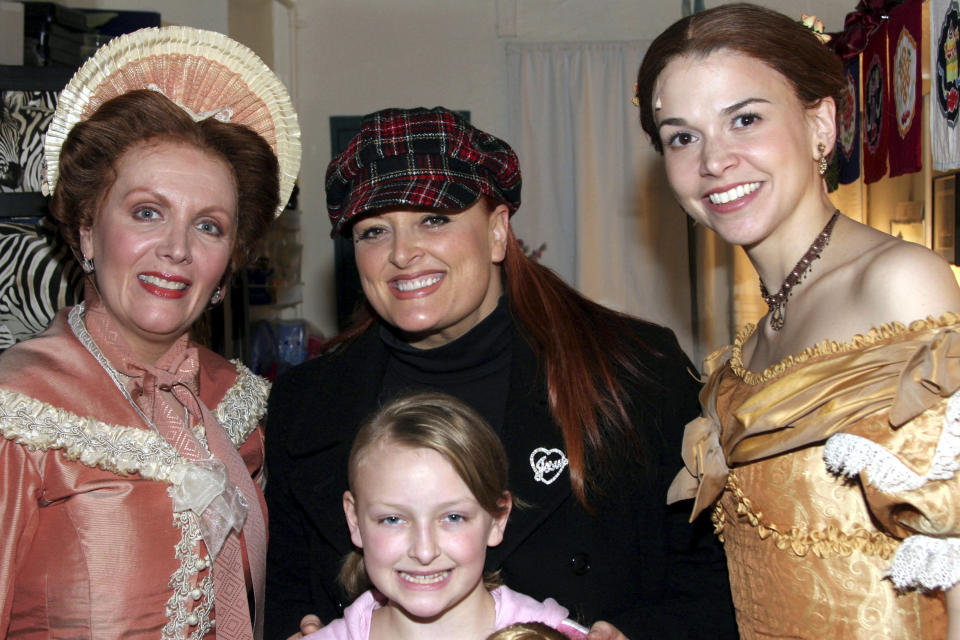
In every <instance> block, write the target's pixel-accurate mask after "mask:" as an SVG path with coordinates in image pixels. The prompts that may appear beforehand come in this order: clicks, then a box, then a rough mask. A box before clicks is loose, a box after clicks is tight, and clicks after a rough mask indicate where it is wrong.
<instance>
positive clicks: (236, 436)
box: [216, 360, 270, 448]
mask: <svg viewBox="0 0 960 640" xmlns="http://www.w3.org/2000/svg"><path fill="white" fill-rule="evenodd" d="M231 362H232V363H233V366H235V367H236V368H237V379H236V381H235V382H234V383H233V386H232V387H230V389H229V390H228V391H227V393H226V395H224V396H223V400H221V401H220V404H218V405H217V411H216V415H217V421H219V422H220V424H221V425H222V426H223V428H224V430H225V431H226V432H227V435H228V436H230V440H231V441H232V442H233V445H234V446H235V447H238V448H239V447H240V445H242V444H243V443H244V442H246V440H247V438H248V437H249V436H250V434H251V433H253V430H254V429H256V428H257V424H259V423H260V420H261V419H262V418H263V416H265V415H266V413H267V396H268V395H269V393H270V383H269V382H267V380H266V379H264V378H261V377H260V376H258V375H256V374H255V373H253V372H252V371H250V369H248V368H247V367H245V366H244V365H243V363H241V362H240V361H239V360H231Z"/></svg>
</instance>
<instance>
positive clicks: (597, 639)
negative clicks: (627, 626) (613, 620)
mask: <svg viewBox="0 0 960 640" xmlns="http://www.w3.org/2000/svg"><path fill="white" fill-rule="evenodd" d="M587 638H589V639H590V640H630V639H629V638H628V637H627V636H625V635H623V634H622V633H621V632H620V630H619V629H617V628H616V627H615V626H613V625H612V624H610V623H609V622H604V621H602V620H600V621H599V622H595V623H593V626H592V627H590V633H589V634H587Z"/></svg>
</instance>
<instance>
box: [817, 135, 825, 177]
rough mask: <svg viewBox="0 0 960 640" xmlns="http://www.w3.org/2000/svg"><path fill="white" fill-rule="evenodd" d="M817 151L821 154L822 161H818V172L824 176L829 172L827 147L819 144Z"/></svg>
mask: <svg viewBox="0 0 960 640" xmlns="http://www.w3.org/2000/svg"><path fill="white" fill-rule="evenodd" d="M817 151H818V152H819V153H820V159H819V160H817V172H818V173H819V174H820V175H823V174H825V173H826V172H827V155H826V151H827V147H826V145H825V144H823V143H822V142H819V143H817Z"/></svg>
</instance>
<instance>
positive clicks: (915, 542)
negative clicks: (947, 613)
mask: <svg viewBox="0 0 960 640" xmlns="http://www.w3.org/2000/svg"><path fill="white" fill-rule="evenodd" d="M886 575H887V577H889V578H890V580H891V582H893V584H894V585H896V587H897V588H898V589H904V590H905V589H920V590H922V591H928V590H932V589H949V588H950V587H952V586H953V585H955V584H957V583H958V582H960V539H958V538H931V537H929V536H921V535H916V536H910V537H909V538H907V539H906V540H904V541H903V543H902V544H901V545H900V548H899V549H897V553H896V555H895V556H894V557H893V563H892V564H891V565H890V568H889V569H887V571H886Z"/></svg>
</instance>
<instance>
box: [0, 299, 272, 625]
mask: <svg viewBox="0 0 960 640" xmlns="http://www.w3.org/2000/svg"><path fill="white" fill-rule="evenodd" d="M87 304H88V308H87V310H86V314H87V319H88V320H89V319H90V317H91V315H92V314H96V313H98V312H99V311H100V308H99V301H98V300H97V299H96V297H95V296H93V300H91V299H90V296H88V303H87ZM104 315H105V314H104ZM87 325H88V326H89V327H90V329H91V332H90V335H91V336H92V337H93V338H94V339H95V341H96V343H97V344H98V345H99V346H101V347H103V352H104V353H112V354H115V353H117V352H118V351H117V350H118V349H121V350H122V345H117V344H110V342H111V341H112V340H114V338H113V337H111V335H105V334H109V331H105V328H104V325H101V326H100V328H98V329H96V330H94V323H90V322H87ZM107 328H108V326H107ZM175 348H177V349H180V350H181V351H184V350H192V349H195V350H192V351H189V353H190V354H192V355H191V357H192V358H193V359H194V367H193V369H194V370H193V371H192V372H191V376H192V378H191V380H192V381H191V384H192V385H193V388H194V389H195V390H196V391H197V401H198V402H197V404H202V405H203V407H204V411H206V408H209V411H208V412H207V413H206V414H205V415H206V416H207V419H206V420H198V419H196V418H191V414H190V413H189V412H188V411H187V410H186V409H184V410H183V411H182V413H179V414H178V415H182V416H184V418H183V420H182V427H181V428H183V429H187V428H189V429H190V431H191V437H195V438H196V439H197V440H198V441H200V442H202V443H204V445H206V444H208V441H212V440H213V438H212V435H213V434H212V433H211V429H221V430H222V433H218V434H217V435H218V436H219V437H221V438H222V439H223V440H224V441H226V442H228V443H230V444H231V445H232V446H231V449H232V455H233V456H237V462H239V464H240V468H241V469H243V470H244V471H245V472H246V474H247V480H249V479H250V478H251V477H257V476H258V475H259V474H260V473H261V471H262V465H263V436H262V433H261V430H260V428H259V420H260V418H261V417H262V416H263V414H264V413H265V409H266V396H267V392H268V386H267V383H266V382H265V381H264V380H262V379H261V378H259V377H257V376H255V375H253V374H252V373H250V372H249V371H248V370H246V369H245V368H243V367H242V365H239V364H233V363H230V362H227V361H226V360H224V359H223V358H221V357H220V356H218V355H216V354H214V353H213V352H211V351H208V350H206V349H203V348H196V345H193V344H187V341H186V337H184V338H183V339H182V341H181V343H178V345H177V346H176V347H175ZM163 360H164V359H163V358H161V362H162V361H163ZM121 380H122V381H123V383H124V384H126V385H128V386H129V390H128V391H129V392H130V393H133V394H135V395H137V396H138V399H140V400H144V398H141V397H140V396H143V395H149V394H150V393H157V390H156V388H154V389H145V388H144V385H143V384H140V382H138V381H136V380H135V379H133V378H129V377H125V376H121ZM141 382H142V381H141ZM146 400H147V402H140V403H139V404H141V405H143V406H149V400H150V398H146ZM211 416H213V417H214V418H215V419H211ZM188 423H190V424H189V427H188V426H187V424H188ZM0 434H2V435H3V436H4V437H3V438H0V637H11V638H38V639H39V638H53V637H56V638H151V639H157V638H214V637H220V638H244V637H250V636H251V634H252V631H251V628H250V623H249V617H250V614H246V615H247V624H246V629H243V628H223V625H218V623H219V622H221V621H220V620H219V618H221V617H222V616H221V615H219V612H218V611H217V606H216V597H215V594H216V595H217V597H219V594H220V593H221V592H224V589H226V588H230V589H233V591H234V595H235V596H236V597H235V600H241V601H242V603H243V607H242V608H243V609H247V606H246V602H247V593H248V590H254V591H258V592H260V594H262V576H263V566H262V565H263V555H264V547H265V538H264V536H265V533H264V532H263V531H260V532H257V533H255V534H253V536H254V538H255V540H254V543H253V544H255V545H256V546H257V547H258V548H257V549H253V548H252V544H251V537H250V536H251V534H250V530H249V528H248V526H249V525H251V523H253V521H254V520H256V519H258V522H259V526H260V527H261V528H263V527H265V523H264V520H265V512H266V507H265V504H264V503H263V498H262V494H261V493H260V489H259V487H257V488H256V490H255V494H254V495H255V498H254V499H253V500H252V501H250V502H251V503H250V504H247V505H246V506H247V509H248V511H247V517H246V524H244V527H243V529H242V531H241V530H231V532H230V534H229V535H230V536H233V537H234V538H236V539H237V541H238V542H239V544H235V545H234V547H235V548H236V549H238V550H239V553H237V554H236V555H235V557H234V558H233V559H232V560H231V562H232V563H234V565H235V566H234V567H233V569H234V571H233V575H238V576H240V579H239V584H232V585H227V584H223V582H224V580H225V578H223V576H226V575H227V573H224V572H221V571H219V570H218V571H216V572H215V571H214V565H215V564H216V563H215V562H214V561H213V560H212V559H211V557H210V555H211V554H210V553H209V551H208V549H207V547H206V545H205V543H204V539H203V537H202V533H201V520H200V518H198V517H197V515H196V514H195V513H194V512H192V511H189V510H186V511H184V510H180V511H179V512H176V511H175V510H174V507H173V500H172V498H171V496H172V495H173V494H174V492H175V490H176V489H179V488H180V485H178V483H180V484H183V480H182V477H183V475H184V474H183V472H184V470H190V469H191V468H192V465H191V461H190V460H189V459H188V458H186V457H184V455H183V453H182V452H181V451H180V450H178V448H177V447H175V446H172V444H171V443H170V442H168V441H167V440H166V439H165V438H164V437H163V436H161V435H160V434H159V433H158V432H157V431H156V430H154V429H151V428H150V427H149V426H148V424H145V423H144V420H143V417H142V416H141V414H140V413H138V411H137V409H136V408H135V407H134V406H133V404H132V403H131V402H130V401H129V400H128V398H127V397H125V396H124V394H123V393H121V392H120V390H119V389H118V387H117V385H116V383H115V380H113V379H111V377H110V375H108V373H107V372H106V370H105V369H104V367H103V366H101V364H100V363H99V362H98V361H97V360H96V359H95V357H94V356H93V355H92V354H91V352H90V351H89V350H88V349H87V348H86V347H85V346H84V345H83V344H82V343H81V341H80V340H79V339H78V337H77V335H76V332H75V331H74V330H73V329H72V328H71V326H70V325H69V324H68V319H67V312H66V310H64V311H62V312H61V313H60V314H58V316H57V317H56V319H55V320H54V322H53V323H52V324H51V327H50V328H49V329H48V330H47V331H46V332H45V333H43V334H42V335H40V336H38V337H36V338H33V339H31V340H28V341H27V342H24V343H20V344H19V345H16V346H14V347H12V348H11V349H9V350H8V351H7V352H5V353H4V354H3V355H2V356H0ZM227 438H228V439H229V440H227ZM211 447H212V445H211ZM204 450H205V449H204ZM206 455H207V456H209V453H207V454H206ZM215 457H216V456H215ZM251 514H255V515H256V518H252V517H251ZM228 546H229V545H227V544H224V546H223V549H226V548H227V547H228ZM221 553H223V552H221ZM217 566H220V565H217ZM215 573H216V574H219V575H215ZM218 580H220V582H221V584H217V581H218ZM258 580H259V581H260V585H259V586H260V587H261V588H260V589H253V587H255V586H257V585H256V584H255V583H256V582H257V581H258ZM235 582H236V581H235ZM224 619H226V618H224ZM231 626H235V627H242V625H231Z"/></svg>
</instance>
